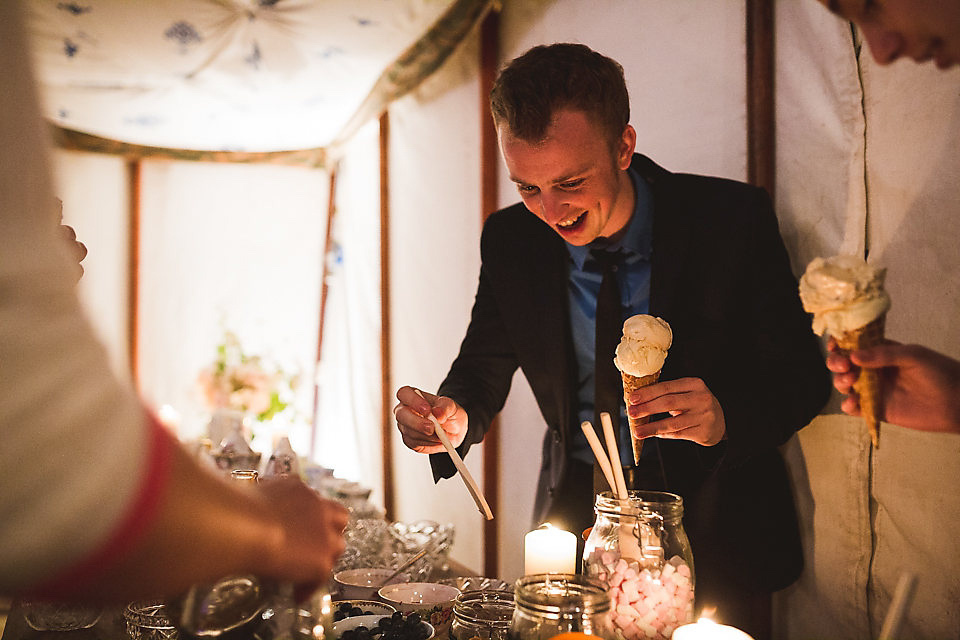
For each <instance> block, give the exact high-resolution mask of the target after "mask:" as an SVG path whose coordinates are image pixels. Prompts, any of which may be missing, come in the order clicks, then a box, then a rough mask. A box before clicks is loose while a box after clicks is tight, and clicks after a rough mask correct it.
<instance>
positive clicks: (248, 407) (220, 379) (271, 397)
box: [198, 331, 294, 420]
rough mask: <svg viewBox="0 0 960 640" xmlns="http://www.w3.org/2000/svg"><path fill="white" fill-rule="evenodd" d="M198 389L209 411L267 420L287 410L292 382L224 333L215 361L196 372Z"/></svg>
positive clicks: (234, 338) (235, 339)
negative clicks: (250, 354) (234, 411)
mask: <svg viewBox="0 0 960 640" xmlns="http://www.w3.org/2000/svg"><path fill="white" fill-rule="evenodd" d="M198 383H199V386H200V390H201V391H202V393H203V397H204V399H205V400H206V402H207V405H208V407H209V408H210V409H235V410H237V411H242V412H244V413H248V414H250V415H252V416H254V417H255V418H256V419H257V420H269V419H270V418H272V417H273V416H275V415H276V414H278V413H280V412H281V411H283V410H284V409H286V408H287V406H288V405H289V402H287V401H286V400H285V396H286V393H285V392H287V391H292V388H293V386H294V381H293V380H292V379H290V378H288V377H287V376H285V375H284V373H283V371H281V370H280V369H279V368H278V367H274V366H267V364H266V363H265V362H264V360H263V359H262V358H261V357H260V356H248V355H246V354H245V353H244V352H243V349H242V348H241V346H240V341H239V339H238V338H237V336H236V335H235V334H234V333H233V332H230V331H227V332H226V334H225V336H224V340H223V342H222V343H221V344H220V345H218V346H217V358H216V360H214V361H213V363H212V364H210V366H208V367H205V368H204V369H202V370H201V371H200V375H199V378H198Z"/></svg>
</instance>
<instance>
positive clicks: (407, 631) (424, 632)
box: [333, 611, 434, 640]
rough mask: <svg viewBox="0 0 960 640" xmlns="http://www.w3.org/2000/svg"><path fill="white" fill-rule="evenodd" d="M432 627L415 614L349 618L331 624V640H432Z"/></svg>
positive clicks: (397, 613) (396, 612)
mask: <svg viewBox="0 0 960 640" xmlns="http://www.w3.org/2000/svg"><path fill="white" fill-rule="evenodd" d="M433 636H434V630H433V625H431V624H430V623H429V622H424V621H423V620H421V619H420V615H419V614H417V613H410V614H407V615H404V614H402V613H400V612H399V611H395V612H394V613H393V614H391V615H389V616H384V615H372V616H350V617H348V618H344V619H342V620H338V621H337V622H334V623H333V640H432V638H433Z"/></svg>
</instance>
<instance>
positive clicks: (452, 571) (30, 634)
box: [0, 559, 477, 640]
mask: <svg viewBox="0 0 960 640" xmlns="http://www.w3.org/2000/svg"><path fill="white" fill-rule="evenodd" d="M476 575H477V574H476V572H474V571H471V570H470V569H468V568H467V567H465V566H464V565H462V564H460V563H459V562H457V561H455V560H452V559H450V560H448V561H447V569H446V571H444V572H443V573H442V574H438V575H435V576H433V579H434V580H440V579H443V578H457V577H460V576H476ZM128 639H129V636H127V629H126V624H125V623H124V620H123V607H118V608H107V609H104V612H103V615H101V616H100V620H99V621H98V622H97V624H95V625H93V626H92V627H90V628H89V629H79V630H77V631H37V630H35V629H32V628H30V626H29V625H27V622H26V620H25V619H24V617H23V612H22V609H21V607H20V604H19V603H18V602H17V601H13V603H12V604H11V607H10V612H9V614H8V615H7V621H6V625H4V627H3V634H2V635H0V640H128Z"/></svg>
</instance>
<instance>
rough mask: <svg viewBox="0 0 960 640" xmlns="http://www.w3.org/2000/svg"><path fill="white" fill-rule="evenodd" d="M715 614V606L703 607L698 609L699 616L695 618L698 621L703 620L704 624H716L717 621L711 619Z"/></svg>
mask: <svg viewBox="0 0 960 640" xmlns="http://www.w3.org/2000/svg"><path fill="white" fill-rule="evenodd" d="M715 615H717V608H716V607H704V608H703V609H701V610H700V618H699V619H698V620H697V622H698V623H700V622H704V623H706V624H717V621H716V620H714V619H713V616H715Z"/></svg>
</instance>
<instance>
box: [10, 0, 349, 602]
mask: <svg viewBox="0 0 960 640" xmlns="http://www.w3.org/2000/svg"><path fill="white" fill-rule="evenodd" d="M21 6H22V3H18V2H0V59H2V60H3V65H0V86H2V87H3V91H0V397H2V398H3V402H2V403H0V438H2V439H0V486H2V487H3V490H2V491H0V596H2V597H12V596H31V597H44V598H49V599H59V600H65V601H73V602H91V603H93V602H100V603H123V602H128V601H130V600H133V599H138V598H143V597H158V596H166V595H174V594H176V593H179V592H181V591H183V590H185V589H186V588H187V587H188V586H189V585H191V584H193V583H197V582H200V581H206V580H212V579H215V578H217V577H220V576H223V575H228V574H231V573H237V572H250V573H256V574H259V575H262V576H266V577H273V578H276V579H281V580H288V581H292V582H295V583H302V584H307V585H309V584H314V583H319V582H321V581H323V580H325V579H326V578H327V577H328V576H329V573H330V571H331V568H332V566H333V564H334V562H335V561H336V558H337V557H338V556H339V554H340V553H341V552H342V550H343V547H344V541H343V537H342V532H343V529H344V527H345V525H346V522H347V514H346V511H345V510H344V509H343V508H342V507H340V506H339V505H337V504H335V503H333V502H330V501H326V500H323V499H321V498H319V497H318V496H317V495H316V493H315V492H313V491H312V490H311V489H310V488H308V487H307V486H306V485H304V484H303V483H300V482H299V481H296V480H281V481H276V482H272V483H265V484H262V485H260V486H259V487H258V488H256V489H248V490H243V489H241V488H238V487H236V486H234V485H232V484H230V483H228V482H226V481H223V480H221V479H220V478H219V477H217V476H214V475H213V474H212V473H210V472H208V471H206V470H204V469H203V468H201V467H200V466H199V465H198V464H197V463H196V462H195V461H194V460H193V459H192V458H191V457H190V456H189V455H188V454H187V452H186V451H185V449H183V448H182V447H180V446H179V444H178V443H177V441H176V440H175V438H174V437H173V436H172V435H171V434H169V433H168V432H167V431H166V430H165V429H163V428H162V427H161V426H160V424H159V422H158V421H157V420H156V418H155V417H153V416H152V415H151V414H150V412H149V411H147V410H146V409H145V408H144V407H143V404H142V402H141V401H140V400H139V398H138V397H137V395H136V394H135V392H134V391H133V390H132V389H131V388H130V387H129V386H128V385H126V384H123V383H121V382H120V381H118V380H117V379H116V378H115V377H114V376H113V375H112V374H111V372H110V368H109V365H108V361H107V356H106V352H105V350H104V348H103V346H102V345H101V344H100V343H99V342H98V341H97V340H96V339H95V337H94V334H93V331H92V329H91V327H90V325H89V323H88V322H87V320H86V318H85V317H84V315H83V313H82V311H81V307H80V304H79V301H78V299H77V294H76V291H75V288H76V287H75V285H76V281H77V275H78V274H77V269H76V268H77V258H78V257H81V256H80V254H81V253H82V250H81V249H80V247H79V246H78V245H76V244H73V245H71V244H70V243H69V242H65V237H66V239H67V240H68V241H73V242H75V240H74V239H73V237H72V236H71V234H70V232H69V231H65V230H64V229H62V228H61V227H60V221H59V219H58V216H57V213H58V212H57V210H56V206H55V204H54V202H55V200H54V198H53V195H52V190H51V180H50V177H49V166H48V158H47V154H46V151H47V149H46V147H47V142H48V141H47V130H46V128H45V126H44V124H43V122H42V120H41V118H40V110H39V107H38V97H37V92H36V89H35V86H34V82H33V78H32V73H31V68H30V60H29V47H28V46H27V41H26V36H25V31H24V27H23V22H22V16H21V15H20V9H21Z"/></svg>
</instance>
